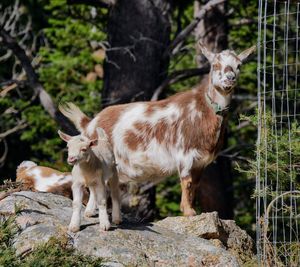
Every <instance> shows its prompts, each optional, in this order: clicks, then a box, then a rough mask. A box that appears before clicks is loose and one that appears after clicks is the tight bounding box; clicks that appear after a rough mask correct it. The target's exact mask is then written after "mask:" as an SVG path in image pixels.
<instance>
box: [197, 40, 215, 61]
mask: <svg viewBox="0 0 300 267" xmlns="http://www.w3.org/2000/svg"><path fill="white" fill-rule="evenodd" d="M198 47H199V49H200V51H201V52H202V54H203V55H204V56H205V57H206V58H207V59H208V61H209V62H212V61H213V59H214V57H215V53H213V52H211V51H209V50H208V49H207V48H206V46H205V45H203V44H202V43H201V42H198Z"/></svg>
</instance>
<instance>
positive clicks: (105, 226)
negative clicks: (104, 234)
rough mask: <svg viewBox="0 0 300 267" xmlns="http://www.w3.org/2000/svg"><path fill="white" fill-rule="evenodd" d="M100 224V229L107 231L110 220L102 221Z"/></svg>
mask: <svg viewBox="0 0 300 267" xmlns="http://www.w3.org/2000/svg"><path fill="white" fill-rule="evenodd" d="M99 226H100V230H102V231H107V230H109V228H110V222H109V221H107V222H100V225H99Z"/></svg>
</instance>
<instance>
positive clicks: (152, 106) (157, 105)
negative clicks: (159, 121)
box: [145, 99, 169, 117]
mask: <svg viewBox="0 0 300 267" xmlns="http://www.w3.org/2000/svg"><path fill="white" fill-rule="evenodd" d="M168 102H169V101H168V99H164V100H159V101H153V102H145V104H147V108H146V111H145V116H146V117H149V116H151V115H152V114H153V113H154V112H155V111H157V110H161V109H162V108H165V107H166V106H167V105H168Z"/></svg>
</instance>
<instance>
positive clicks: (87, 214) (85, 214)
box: [84, 210, 96, 218]
mask: <svg viewBox="0 0 300 267" xmlns="http://www.w3.org/2000/svg"><path fill="white" fill-rule="evenodd" d="M95 215H96V212H95V211H92V210H86V211H85V212H84V216H85V217H88V218H90V217H93V216H95Z"/></svg>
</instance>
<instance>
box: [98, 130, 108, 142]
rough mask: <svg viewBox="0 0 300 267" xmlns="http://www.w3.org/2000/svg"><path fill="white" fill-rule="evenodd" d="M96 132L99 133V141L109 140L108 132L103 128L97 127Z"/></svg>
mask: <svg viewBox="0 0 300 267" xmlns="http://www.w3.org/2000/svg"><path fill="white" fill-rule="evenodd" d="M96 131H97V135H98V138H99V139H101V140H107V139H108V137H107V134H106V132H105V131H104V130H103V129H102V128H100V127H97V129H96Z"/></svg>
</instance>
